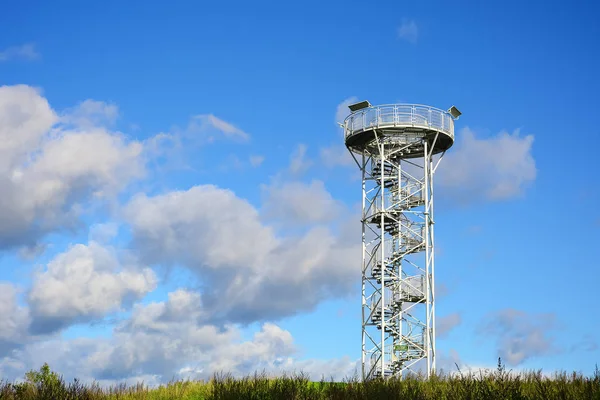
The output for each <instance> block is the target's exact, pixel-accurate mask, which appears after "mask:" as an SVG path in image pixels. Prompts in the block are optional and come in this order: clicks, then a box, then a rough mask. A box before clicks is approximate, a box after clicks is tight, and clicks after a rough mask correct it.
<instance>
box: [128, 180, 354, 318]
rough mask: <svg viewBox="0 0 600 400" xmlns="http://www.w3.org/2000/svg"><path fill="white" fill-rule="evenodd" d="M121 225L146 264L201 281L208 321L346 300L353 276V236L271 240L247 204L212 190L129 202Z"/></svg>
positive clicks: (315, 234) (317, 234)
mask: <svg viewBox="0 0 600 400" xmlns="http://www.w3.org/2000/svg"><path fill="white" fill-rule="evenodd" d="M125 218H126V219H127V220H128V222H129V223H130V225H131V227H132V234H133V238H134V245H135V247H136V248H137V249H138V250H139V251H140V252H141V254H142V255H143V257H144V260H145V261H147V262H152V263H157V264H160V263H163V264H178V265H184V266H186V267H187V268H189V269H190V270H191V271H193V272H194V273H196V274H197V276H199V277H200V278H201V280H202V281H203V282H204V283H205V285H204V286H205V287H206V290H205V291H204V292H203V294H202V295H203V297H202V300H203V303H204V305H205V308H206V310H207V312H209V313H210V314H211V315H212V318H213V319H215V318H216V319H222V320H227V321H241V322H248V321H255V320H264V319H270V318H278V317H281V316H285V315H290V314H294V313H296V312H299V311H302V310H309V309H312V308H313V307H314V306H315V305H316V304H318V303H319V302H321V301H322V300H324V299H326V298H329V297H332V296H343V295H345V294H347V293H348V291H349V290H351V288H352V287H353V285H354V284H355V283H356V282H357V280H358V277H359V276H360V275H359V271H360V266H359V263H358V262H357V261H359V255H360V243H359V239H360V237H359V235H358V234H357V235H356V237H355V240H346V238H345V237H336V236H335V235H334V234H333V233H332V232H331V230H330V229H328V228H325V227H322V226H321V227H314V228H312V229H310V230H309V231H308V232H305V233H304V234H303V235H302V236H300V237H297V236H290V237H283V238H282V237H277V236H276V235H275V233H274V231H273V229H272V228H270V227H268V226H265V225H263V224H262V222H261V218H260V215H259V213H258V211H257V210H256V209H255V208H254V207H253V206H251V205H250V204H249V203H248V202H246V201H245V200H243V199H240V198H238V197H237V196H235V194H234V193H233V192H231V191H229V190H224V189H219V188H217V187H215V186H211V185H204V186H196V187H193V188H191V189H189V190H187V191H178V192H171V193H168V194H165V195H160V196H155V197H147V196H146V195H139V196H136V197H135V198H134V199H133V200H132V201H131V202H130V204H129V205H128V206H127V207H126V212H125Z"/></svg>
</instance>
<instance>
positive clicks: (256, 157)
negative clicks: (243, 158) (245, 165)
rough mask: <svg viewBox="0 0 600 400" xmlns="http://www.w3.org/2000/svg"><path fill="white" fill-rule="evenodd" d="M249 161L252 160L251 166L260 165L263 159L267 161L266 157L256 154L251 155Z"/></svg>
mask: <svg viewBox="0 0 600 400" xmlns="http://www.w3.org/2000/svg"><path fill="white" fill-rule="evenodd" d="M248 161H250V165H251V166H253V167H259V166H260V165H261V164H262V163H263V161H265V157H264V156H259V155H254V156H250V158H249V159H248Z"/></svg>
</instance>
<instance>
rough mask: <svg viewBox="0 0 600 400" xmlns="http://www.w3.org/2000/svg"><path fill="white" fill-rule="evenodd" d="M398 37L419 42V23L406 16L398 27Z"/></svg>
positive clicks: (410, 41) (413, 42) (411, 41)
mask: <svg viewBox="0 0 600 400" xmlns="http://www.w3.org/2000/svg"><path fill="white" fill-rule="evenodd" d="M398 37H399V38H400V39H402V40H406V41H407V42H409V43H412V44H415V43H417V39H418V38H419V27H418V26H417V23H416V22H415V21H414V20H412V19H407V18H404V19H403V20H402V24H401V25H400V27H399V28H398Z"/></svg>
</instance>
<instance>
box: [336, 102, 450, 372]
mask: <svg viewBox="0 0 600 400" xmlns="http://www.w3.org/2000/svg"><path fill="white" fill-rule="evenodd" d="M349 108H350V111H351V112H352V113H351V114H350V115H349V116H348V117H347V118H346V119H345V120H344V124H343V128H344V138H345V142H346V147H347V148H348V150H349V151H350V153H351V154H352V156H353V157H354V160H355V161H356V163H357V164H358V166H359V167H360V170H361V172H362V205H363V207H362V241H363V254H362V378H363V380H368V379H373V378H377V377H390V376H397V377H402V376H403V375H405V374H407V373H410V372H416V368H419V369H420V368H422V367H424V366H426V374H427V377H429V376H430V375H431V374H432V373H433V372H434V370H435V358H436V357H435V355H436V354H435V286H434V254H435V246H434V240H433V239H434V235H433V227H434V218H433V176H434V174H435V171H436V170H437V167H438V165H439V163H440V161H441V159H442V156H443V154H444V153H445V151H446V150H448V149H449V148H450V147H451V146H452V144H453V143H454V120H455V119H456V118H458V117H459V116H460V114H461V113H460V111H458V109H457V108H456V107H454V106H453V107H451V108H450V109H449V110H448V111H443V110H440V109H437V108H433V107H429V106H423V105H413V104H392V105H381V106H372V105H371V104H370V103H369V102H368V101H363V102H360V103H356V104H352V105H350V106H349Z"/></svg>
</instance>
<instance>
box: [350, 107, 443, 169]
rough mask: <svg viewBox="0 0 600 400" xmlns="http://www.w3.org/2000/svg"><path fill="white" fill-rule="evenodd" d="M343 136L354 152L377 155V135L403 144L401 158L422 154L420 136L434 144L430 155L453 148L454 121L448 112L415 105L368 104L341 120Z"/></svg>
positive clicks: (396, 145) (392, 144)
mask: <svg viewBox="0 0 600 400" xmlns="http://www.w3.org/2000/svg"><path fill="white" fill-rule="evenodd" d="M436 136H437V140H435V142H434V139H435V137H436ZM344 138H345V141H346V146H347V147H348V148H349V149H350V150H351V151H353V152H356V153H362V152H363V151H367V152H373V153H375V154H377V153H378V150H377V148H376V146H377V141H376V140H375V139H376V138H379V140H380V141H381V140H383V141H384V142H385V143H386V144H387V145H389V146H392V147H406V149H405V150H404V151H403V152H402V155H401V157H402V158H415V157H423V155H424V154H423V139H426V140H427V142H428V144H429V146H433V154H437V153H441V152H443V151H446V150H448V149H449V148H450V147H452V144H453V143H454V120H453V119H452V116H451V115H450V114H449V113H448V112H447V111H443V110H440V109H438V108H434V107H429V106H423V105H418V104H389V105H381V106H371V107H368V108H364V109H362V110H358V111H355V112H353V113H352V114H350V115H349V116H348V117H347V118H346V119H345V120H344Z"/></svg>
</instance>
